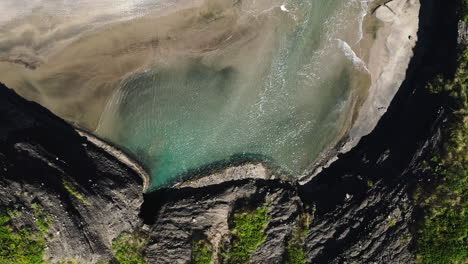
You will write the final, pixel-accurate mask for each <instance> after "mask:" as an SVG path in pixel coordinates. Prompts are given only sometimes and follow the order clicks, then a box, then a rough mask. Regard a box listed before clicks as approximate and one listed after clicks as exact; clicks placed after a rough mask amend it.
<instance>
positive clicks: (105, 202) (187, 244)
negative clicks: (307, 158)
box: [0, 0, 457, 264]
mask: <svg viewBox="0 0 468 264" xmlns="http://www.w3.org/2000/svg"><path fill="white" fill-rule="evenodd" d="M456 8H457V3H456V2H455V1H450V2H442V1H438V0H426V1H422V2H421V13H420V17H419V32H418V36H417V39H418V43H417V45H416V47H415V49H414V58H413V59H412V61H411V63H410V66H409V68H408V70H407V73H406V76H407V77H406V80H405V81H404V82H403V84H402V86H401V87H400V89H399V91H398V93H397V94H396V96H395V99H394V101H393V102H392V104H391V106H390V108H389V109H388V111H387V113H386V114H385V115H384V117H383V118H382V119H381V121H380V122H379V124H378V125H377V127H376V129H375V130H374V131H373V132H372V133H371V134H370V135H369V136H367V137H365V138H363V139H362V140H361V142H360V143H359V144H358V145H357V146H356V147H355V148H354V149H353V150H351V151H350V152H348V153H346V154H343V155H341V156H339V159H338V160H337V161H336V162H334V163H333V164H332V165H331V166H330V167H329V168H326V169H324V170H323V171H322V172H321V173H320V174H318V175H317V176H315V177H314V178H313V179H312V180H311V181H310V182H308V183H306V184H304V185H295V184H292V183H286V182H282V181H280V180H278V179H276V180H275V179H271V178H270V177H269V175H270V174H269V172H268V171H267V169H266V168H264V167H263V166H260V165H252V164H250V165H249V164H247V165H244V166H238V167H235V168H231V169H227V170H225V171H222V172H218V173H221V174H222V175H224V176H225V177H226V178H229V179H230V180H229V181H224V182H215V181H211V180H210V179H211V178H209V177H208V178H202V179H200V180H199V181H198V182H197V181H195V182H191V183H187V184H185V185H180V186H178V188H168V189H163V190H159V191H157V192H153V193H149V194H146V195H145V196H144V197H143V194H142V193H143V187H144V185H145V182H144V180H143V179H142V177H141V176H142V175H141V173H138V170H135V169H134V167H132V166H129V165H128V162H122V161H120V160H119V158H116V157H115V156H113V155H112V154H113V153H112V152H109V151H106V150H103V149H101V148H99V147H97V146H96V145H95V144H94V143H91V142H90V141H88V140H87V139H86V138H84V137H82V136H80V135H79V134H78V133H77V132H76V131H75V130H74V129H73V128H72V127H71V126H70V125H68V124H67V123H65V122H64V121H62V120H61V119H59V118H57V117H55V116H53V115H52V114H51V113H50V112H49V111H47V110H45V109H44V108H42V107H40V106H39V105H37V104H34V103H31V102H27V101H25V100H23V99H21V98H20V97H19V96H17V95H16V94H15V93H14V92H12V91H11V90H9V89H7V88H5V87H4V86H3V85H2V86H1V87H0V124H2V126H1V127H0V205H1V206H3V207H8V208H11V207H16V208H18V210H22V212H23V214H22V216H21V217H19V218H18V219H17V221H16V222H15V225H18V226H33V225H34V224H33V223H32V222H33V218H32V216H33V215H34V212H33V209H31V208H32V204H33V203H35V204H40V205H41V206H42V207H43V208H44V211H45V212H46V213H47V214H50V215H51V216H52V217H53V221H52V224H51V227H50V230H49V232H48V237H47V246H48V249H47V250H46V256H45V257H46V258H47V259H49V260H50V261H51V262H58V261H61V260H62V259H66V260H75V261H80V262H84V263H96V262H97V261H100V260H104V261H109V260H111V261H115V259H114V257H113V254H112V251H111V244H112V240H113V239H115V238H116V237H117V236H118V235H119V234H121V233H122V232H125V231H132V230H136V229H138V230H140V229H142V230H144V231H145V234H146V235H147V236H148V238H149V239H148V243H147V245H146V247H145V250H144V252H145V255H146V257H147V262H148V263H190V262H191V259H192V246H193V245H192V243H193V239H194V238H196V237H202V238H203V239H207V240H208V241H210V243H211V244H212V245H213V249H214V252H215V261H217V260H218V259H217V257H218V254H217V253H218V251H219V250H220V248H221V247H222V245H223V243H229V240H230V239H231V234H230V229H231V226H230V225H231V224H232V218H233V215H234V214H235V213H236V212H241V211H242V210H245V209H246V208H255V207H258V206H261V205H265V206H266V208H267V210H268V215H269V217H270V220H269V222H268V224H267V226H266V229H265V233H266V235H267V238H266V240H265V242H264V243H262V244H261V245H260V246H259V247H258V248H257V249H256V250H255V252H254V253H253V255H252V259H251V261H252V263H266V264H270V263H285V261H286V249H287V245H288V241H290V239H291V237H292V235H293V232H295V230H296V228H297V225H298V222H299V221H300V216H301V214H303V213H308V214H312V215H313V221H312V223H311V225H310V226H309V230H310V231H309V232H308V235H307V236H306V237H305V240H304V245H303V247H304V251H305V253H306V258H307V260H308V263H318V264H321V263H324V264H325V263H326V264H328V263H414V255H413V254H412V253H411V246H412V242H413V241H412V235H411V232H410V226H411V225H412V224H413V222H414V219H415V217H416V212H415V209H414V205H413V204H412V201H411V193H412V189H413V188H414V186H415V184H416V183H418V182H424V181H426V180H430V179H425V178H423V177H422V176H420V175H418V174H416V173H414V170H415V169H416V168H417V166H418V162H419V161H420V160H421V159H422V158H424V155H425V153H427V152H428V151H430V150H431V149H433V148H434V147H435V146H437V144H438V143H439V139H440V138H439V134H440V133H439V129H440V127H441V126H443V125H444V120H445V112H444V110H443V109H442V108H441V107H439V105H440V102H439V100H441V99H439V98H437V97H435V96H433V95H430V94H429V93H428V92H427V90H426V89H425V85H426V83H427V81H429V80H431V79H432V78H434V77H435V76H436V75H437V74H440V73H445V74H450V72H451V71H452V70H453V68H454V65H455V64H454V63H455V60H456V47H457V21H456V18H455V17H454V16H448V15H447V14H455V12H456ZM126 163H127V165H126ZM132 168H133V169H132ZM254 174H255V175H254ZM256 174H260V176H259V177H257V176H258V175H257V176H256ZM246 178H249V179H246ZM259 178H260V179H259ZM203 179H205V180H203ZM311 208H315V209H313V210H312V209H311Z"/></svg>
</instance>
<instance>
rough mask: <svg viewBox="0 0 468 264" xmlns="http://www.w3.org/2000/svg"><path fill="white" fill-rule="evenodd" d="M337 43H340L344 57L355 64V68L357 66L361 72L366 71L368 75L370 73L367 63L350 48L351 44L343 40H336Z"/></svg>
mask: <svg viewBox="0 0 468 264" xmlns="http://www.w3.org/2000/svg"><path fill="white" fill-rule="evenodd" d="M336 41H338V45H339V47H340V48H341V49H342V50H343V52H344V55H345V56H346V58H348V59H349V60H351V61H352V62H353V64H354V66H356V67H357V68H358V69H359V70H361V71H365V72H367V73H370V72H369V69H368V68H367V65H366V63H365V62H364V61H363V60H362V59H361V58H359V57H358V56H357V55H356V53H355V52H354V51H353V49H352V48H351V46H349V44H348V43H346V41H343V40H341V39H336Z"/></svg>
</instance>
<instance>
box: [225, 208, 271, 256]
mask: <svg viewBox="0 0 468 264" xmlns="http://www.w3.org/2000/svg"><path fill="white" fill-rule="evenodd" d="M268 222H269V217H268V208H267V206H266V205H264V206H262V207H260V208H258V209H256V210H254V211H250V212H243V213H237V214H234V220H233V229H232V235H233V237H232V242H231V245H230V248H229V249H228V252H227V254H226V259H227V263H229V264H243V263H249V261H250V258H251V256H252V253H254V252H255V249H257V247H258V246H260V245H261V244H262V243H263V242H265V240H266V238H267V235H266V233H265V228H266V226H267V225H268Z"/></svg>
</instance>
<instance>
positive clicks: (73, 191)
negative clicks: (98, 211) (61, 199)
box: [63, 180, 90, 205]
mask: <svg viewBox="0 0 468 264" xmlns="http://www.w3.org/2000/svg"><path fill="white" fill-rule="evenodd" d="M63 187H65V189H66V190H67V191H68V192H69V193H70V194H71V195H73V196H74V197H75V198H76V199H78V200H80V201H81V202H82V203H84V204H86V205H89V204H90V203H89V201H88V199H86V198H85V197H84V196H83V195H82V194H81V193H80V192H78V190H77V189H76V188H75V186H74V185H73V183H71V182H69V181H66V180H64V181H63Z"/></svg>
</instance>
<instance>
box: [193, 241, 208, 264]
mask: <svg viewBox="0 0 468 264" xmlns="http://www.w3.org/2000/svg"><path fill="white" fill-rule="evenodd" d="M212 258H213V250H212V248H211V245H210V244H209V243H208V242H206V241H204V240H199V241H195V242H194V243H193V248H192V263H194V264H209V263H211V260H212Z"/></svg>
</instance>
